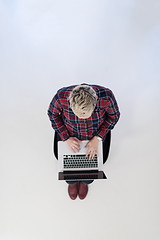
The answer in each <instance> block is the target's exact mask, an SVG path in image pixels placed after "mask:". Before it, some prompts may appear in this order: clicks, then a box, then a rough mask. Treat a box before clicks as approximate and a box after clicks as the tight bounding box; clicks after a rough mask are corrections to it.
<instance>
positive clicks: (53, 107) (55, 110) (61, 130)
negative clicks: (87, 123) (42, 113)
mask: <svg viewBox="0 0 160 240" xmlns="http://www.w3.org/2000/svg"><path fill="white" fill-rule="evenodd" d="M48 116H49V119H50V121H51V125H52V128H53V129H54V130H55V131H56V132H58V134H59V135H60V138H61V139H62V141H65V140H67V139H68V138H69V137H70V135H69V133H68V131H67V128H66V127H65V125H64V122H63V118H62V105H61V104H60V101H59V96H58V92H57V94H56V95H55V96H54V97H53V99H52V101H51V103H50V105H49V109H48Z"/></svg>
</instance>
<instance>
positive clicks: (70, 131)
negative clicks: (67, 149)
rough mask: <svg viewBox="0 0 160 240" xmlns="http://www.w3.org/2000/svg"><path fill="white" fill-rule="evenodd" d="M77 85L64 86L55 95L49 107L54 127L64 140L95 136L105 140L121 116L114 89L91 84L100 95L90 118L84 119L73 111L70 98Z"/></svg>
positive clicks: (88, 138)
mask: <svg viewBox="0 0 160 240" xmlns="http://www.w3.org/2000/svg"><path fill="white" fill-rule="evenodd" d="M83 84H86V83H83ZM88 85H89V84H88ZM76 86H77V85H72V86H69V87H63V88H61V89H59V90H58V91H57V93H56V95H55V96H54V97H53V99H52V101H51V103H50V105H49V109H48V116H49V119H50V121H51V124H52V127H53V129H54V130H55V131H56V132H58V133H59V135H60V138H61V139H62V141H65V140H67V139H68V138H69V137H77V138H78V139H79V140H90V139H92V138H93V137H94V136H99V137H101V138H102V140H103V141H104V139H105V136H106V134H107V133H108V131H109V130H111V129H113V128H114V126H115V124H116V123H117V121H118V119H119V117H120V112H119V108H118V105H117V102H116V99H115V97H114V95H113V93H112V91H111V90H110V89H108V88H105V87H102V86H98V85H90V86H91V87H92V88H93V89H94V90H95V91H96V94H97V96H98V100H97V105H96V107H95V109H94V111H93V113H92V115H91V116H90V117H89V118H86V119H82V118H78V117H77V116H76V115H75V114H74V113H73V111H72V109H71V108H70V105H69V100H68V97H69V94H70V92H71V91H72V89H73V88H74V87H76Z"/></svg>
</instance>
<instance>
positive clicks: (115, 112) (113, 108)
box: [97, 91, 120, 140]
mask: <svg viewBox="0 0 160 240" xmlns="http://www.w3.org/2000/svg"><path fill="white" fill-rule="evenodd" d="M104 109H105V112H106V120H105V121H104V123H102V125H101V126H100V128H99V129H98V132H97V134H98V136H100V137H101V138H102V139H103V140H104V139H105V137H106V135H107V133H108V132H109V131H110V130H112V129H113V128H114V126H115V124H116V123H117V122H118V120H119V117H120V112H119V107H118V104H117V101H116V99H115V97H114V94H113V93H112V91H110V96H107V101H106V104H105V105H104Z"/></svg>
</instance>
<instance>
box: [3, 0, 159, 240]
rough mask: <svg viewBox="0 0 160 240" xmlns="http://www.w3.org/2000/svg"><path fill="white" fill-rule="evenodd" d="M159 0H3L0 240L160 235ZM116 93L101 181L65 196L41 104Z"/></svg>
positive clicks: (118, 239) (117, 239)
mask: <svg viewBox="0 0 160 240" xmlns="http://www.w3.org/2000/svg"><path fill="white" fill-rule="evenodd" d="M159 10H160V9H159V3H158V1H147V2H146V1H142V0H141V1H135V0H130V1H124V0H123V1H121V2H119V1H118V0H117V1H110V0H109V1H107V2H106V1H104V0H103V1H102V0H100V1H96V0H94V1H89V0H87V1H71V0H70V1H67V2H66V1H62V0H61V1H51V0H47V1H45V2H44V1H36V0H32V1H30V0H25V1H19V0H17V1H4V0H3V1H2V0H1V1H0V28H1V32H0V41H1V44H0V52H1V54H0V79H1V80H0V81H1V93H0V96H1V101H0V102H1V119H0V122H1V124H0V127H1V129H0V132H1V144H0V145H1V151H0V193H1V197H0V240H28V239H30V240H44V239H47V240H51V239H52V240H53V239H57V240H62V239H66V240H75V239H77V240H82V239H84V240H97V239H109V240H135V239H137V240H143V239H145V240H150V239H153V240H159V239H160V206H159V202H160V192H159V187H160V186H159V182H160V177H159V172H160V163H159V160H160V148H159V142H160V141H159V136H160V127H159V118H160V95H159V88H160V83H159V75H160V67H159V62H160V48H159V41H160V17H159ZM83 82H86V83H91V84H92V83H94V84H99V85H103V86H106V87H109V88H110V89H111V90H112V91H113V92H114V94H115V97H116V99H117V102H118V104H119V107H120V111H121V118H120V120H119V122H118V123H117V125H116V126H115V129H113V131H112V142H111V149H110V155H109V158H108V161H107V163H106V164H105V166H104V171H105V173H106V175H107V177H108V179H107V180H100V181H95V182H94V183H92V184H91V185H90V186H89V192H88V196H87V198H86V199H85V200H83V201H82V200H80V199H78V198H77V199H76V200H75V201H73V200H71V199H70V198H69V196H68V194H67V184H66V183H65V182H61V181H58V180H57V162H56V160H55V158H54V156H53V151H52V144H53V130H52V128H51V125H50V122H49V119H48V116H47V109H48V106H49V103H50V101H51V99H52V97H53V96H54V94H55V93H56V91H57V90H58V89H59V88H61V87H63V86H68V85H71V84H79V83H83Z"/></svg>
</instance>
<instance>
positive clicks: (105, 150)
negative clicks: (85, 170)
mask: <svg viewBox="0 0 160 240" xmlns="http://www.w3.org/2000/svg"><path fill="white" fill-rule="evenodd" d="M58 141H62V140H61V138H60V136H59V134H58V133H57V132H55V134H54V155H55V157H56V159H57V160H58V144H57V142H58ZM110 143H111V131H109V132H108V133H107V135H106V138H105V140H104V141H103V164H104V163H105V162H106V161H107V159H108V155H109V149H110ZM93 181H94V180H84V181H83V180H81V182H83V183H87V184H90V183H92V182H93ZM66 182H67V183H68V184H73V183H76V182H77V181H66Z"/></svg>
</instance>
